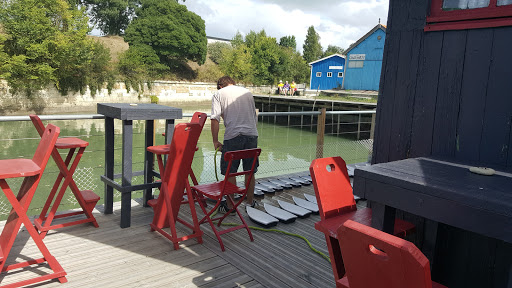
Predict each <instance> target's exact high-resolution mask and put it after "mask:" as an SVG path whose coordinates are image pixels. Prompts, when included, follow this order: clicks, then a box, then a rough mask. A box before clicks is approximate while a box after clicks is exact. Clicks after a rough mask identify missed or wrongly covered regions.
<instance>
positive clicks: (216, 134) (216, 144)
mask: <svg viewBox="0 0 512 288" xmlns="http://www.w3.org/2000/svg"><path fill="white" fill-rule="evenodd" d="M211 126H212V138H213V147H215V150H217V148H219V147H221V148H222V143H220V142H219V121H217V120H215V119H211Z"/></svg>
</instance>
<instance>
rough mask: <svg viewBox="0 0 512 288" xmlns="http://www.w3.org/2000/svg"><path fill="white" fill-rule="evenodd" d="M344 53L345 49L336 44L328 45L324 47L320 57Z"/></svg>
mask: <svg viewBox="0 0 512 288" xmlns="http://www.w3.org/2000/svg"><path fill="white" fill-rule="evenodd" d="M343 53H345V49H343V48H341V47H339V46H336V45H329V46H327V49H325V52H324V55H323V56H322V57H327V56H331V55H332V54H343Z"/></svg>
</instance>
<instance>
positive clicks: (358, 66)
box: [343, 24, 386, 90]
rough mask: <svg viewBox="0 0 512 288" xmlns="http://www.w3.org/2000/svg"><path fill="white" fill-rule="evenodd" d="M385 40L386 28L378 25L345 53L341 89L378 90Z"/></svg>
mask: <svg viewBox="0 0 512 288" xmlns="http://www.w3.org/2000/svg"><path fill="white" fill-rule="evenodd" d="M385 39H386V27H385V26H383V25H381V24H378V25H377V26H375V27H374V28H373V29H372V30H370V32H368V33H366V35H364V36H363V37H361V39H359V40H357V42H356V43H354V44H352V45H351V46H350V47H349V48H348V49H347V51H345V54H346V55H347V67H346V68H345V79H344V83H343V89H346V90H379V82H380V73H381V69H382V56H383V54H384V42H385Z"/></svg>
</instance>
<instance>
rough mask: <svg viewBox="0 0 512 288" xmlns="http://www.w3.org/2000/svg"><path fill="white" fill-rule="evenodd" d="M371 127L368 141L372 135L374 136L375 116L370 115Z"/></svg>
mask: <svg viewBox="0 0 512 288" xmlns="http://www.w3.org/2000/svg"><path fill="white" fill-rule="evenodd" d="M371 125H372V126H371V127H370V139H373V135H374V134H375V114H372V124H371Z"/></svg>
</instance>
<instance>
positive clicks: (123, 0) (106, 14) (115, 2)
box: [71, 0, 140, 35]
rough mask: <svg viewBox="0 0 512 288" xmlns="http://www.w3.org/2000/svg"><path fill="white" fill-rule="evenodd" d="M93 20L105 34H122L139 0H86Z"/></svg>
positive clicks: (85, 2)
mask: <svg viewBox="0 0 512 288" xmlns="http://www.w3.org/2000/svg"><path fill="white" fill-rule="evenodd" d="M71 1H73V0H71ZM82 2H84V4H85V5H87V7H88V8H89V15H90V16H91V22H92V23H93V24H94V25H95V26H96V27H97V28H98V29H100V30H101V32H102V33H103V34H104V35H122V34H123V33H124V31H125V29H126V27H128V24H130V20H131V19H132V18H133V16H134V15H135V8H136V7H137V6H138V5H139V3H140V1H139V0H84V1H82Z"/></svg>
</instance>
